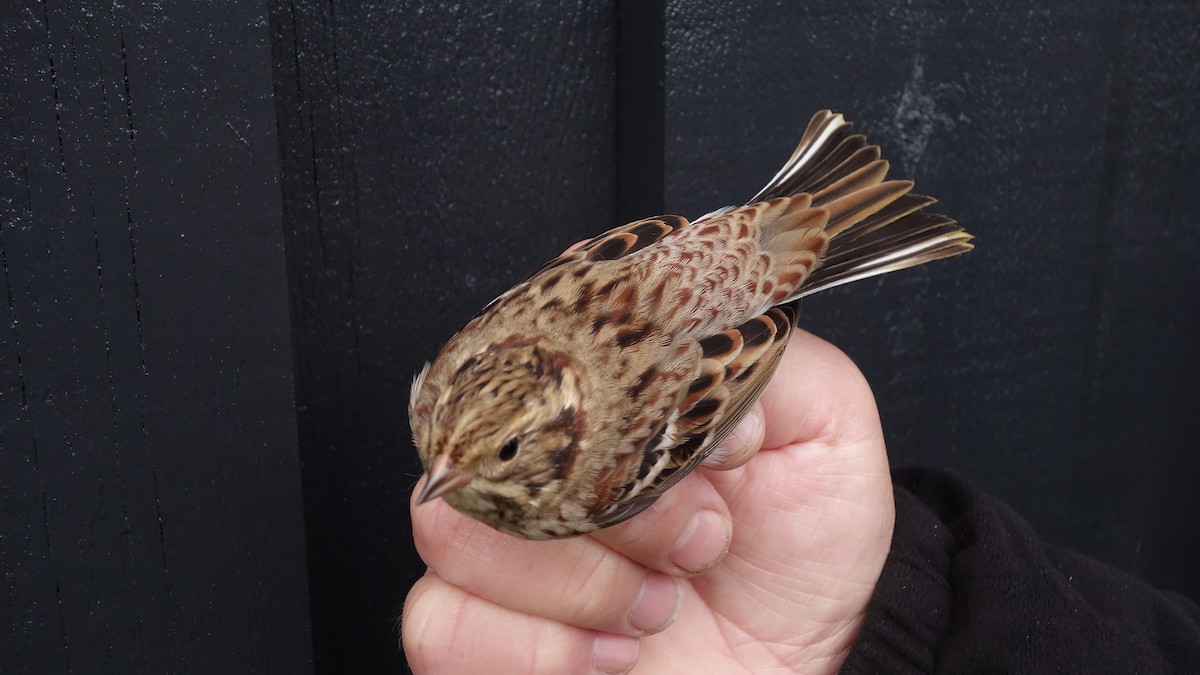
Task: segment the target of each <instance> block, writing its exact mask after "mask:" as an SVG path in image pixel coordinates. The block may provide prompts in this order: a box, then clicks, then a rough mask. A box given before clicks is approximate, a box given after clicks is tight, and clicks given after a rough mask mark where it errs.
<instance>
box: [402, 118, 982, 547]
mask: <svg viewBox="0 0 1200 675" xmlns="http://www.w3.org/2000/svg"><path fill="white" fill-rule="evenodd" d="M887 170H888V163H887V162H886V161H884V160H882V159H880V156H879V148H878V147H877V146H873V145H868V144H867V141H866V138H865V137H864V136H862V135H856V134H852V133H851V127H850V124H849V123H847V122H846V121H845V120H844V119H843V118H842V116H841V115H835V114H833V113H831V112H830V111H828V110H825V111H821V112H819V113H817V114H816V115H815V116H814V117H813V119H812V121H811V122H810V123H809V125H808V128H807V130H806V131H805V132H804V136H803V137H802V138H801V140H800V145H799V146H798V147H797V148H796V151H795V152H794V153H792V156H791V159H789V160H788V162H787V164H785V165H784V166H783V168H782V169H780V170H779V172H778V173H777V174H775V177H774V178H772V179H771V182H770V183H768V184H767V186H766V187H764V188H763V189H762V191H761V192H759V193H758V194H757V195H755V196H754V198H752V199H751V200H750V201H748V202H747V203H746V204H744V205H742V206H739V207H727V208H724V209H720V210H718V211H714V212H712V213H709V214H707V215H705V216H702V217H700V218H699V219H698V220H696V222H694V223H691V224H689V223H688V221H687V220H685V219H684V218H681V217H679V216H658V217H656V218H648V219H646V220H639V221H637V222H633V223H629V224H628V225H624V226H622V227H618V228H616V229H613V230H609V231H608V232H605V233H604V234H601V235H600V236H598V237H596V238H594V239H591V240H590V241H588V242H587V243H586V244H585V245H583V246H581V247H579V248H578V249H576V250H573V251H570V252H568V253H565V254H563V255H561V256H559V257H558V258H555V259H554V260H551V261H550V262H549V263H547V264H546V265H544V266H543V267H542V268H541V269H540V270H538V271H537V272H536V273H534V275H533V276H531V277H530V278H529V279H527V280H526V281H524V282H522V283H520V284H518V285H517V286H515V287H514V288H512V289H511V290H509V291H508V292H507V293H505V294H503V295H501V296H500V297H498V298H496V299H495V300H494V301H492V303H491V304H489V305H488V306H487V307H484V308H483V310H482V311H481V312H480V313H479V314H477V315H476V316H475V318H473V319H472V320H471V321H470V322H469V323H468V324H467V325H466V327H464V328H463V329H462V331H460V332H459V333H458V334H457V335H455V336H454V337H453V338H452V339H451V340H450V341H449V342H448V343H447V344H446V346H445V347H444V348H443V349H442V352H441V354H439V355H438V357H437V359H436V360H435V361H434V362H433V364H432V365H428V364H427V365H426V366H425V368H424V369H423V370H422V371H421V372H420V374H418V375H417V377H416V380H415V381H414V382H413V386H412V394H411V398H410V401H409V418H410V421H411V424H412V430H413V440H414V442H415V443H416V447H417V451H418V452H419V453H420V455H421V461H422V462H423V464H424V467H425V473H426V476H427V479H428V480H427V482H426V484H425V488H424V490H423V491H422V492H421V495H420V498H419V501H420V502H427V501H429V500H431V499H435V498H437V497H443V498H445V500H446V501H447V502H449V503H450V505H451V506H453V507H454V508H456V509H458V510H459V511H461V512H463V513H465V514H467V515H468V516H471V517H472V518H476V519H478V520H480V521H482V522H484V523H487V524H488V525H491V526H492V527H495V528H497V529H500V530H503V531H504V532H508V533H510V534H513V535H516V536H519V537H525V538H527V539H551V538H557V537H568V536H572V535H576V534H582V533H585V532H590V531H593V530H597V529H599V528H602V527H607V526H609V525H614V524H616V523H619V522H621V521H623V520H625V519H627V518H631V517H633V516H634V515H637V513H638V512H640V511H641V510H643V509H645V508H646V507H647V506H649V505H650V504H651V503H652V502H653V501H654V500H655V499H656V498H657V497H658V496H659V495H661V494H662V493H663V491H664V490H667V489H668V488H670V487H671V486H672V485H674V484H675V483H676V482H678V481H679V479H681V478H683V476H684V475H686V474H687V473H688V472H689V471H691V470H692V469H694V468H695V467H696V466H697V465H699V464H700V462H701V461H702V460H703V459H704V458H705V457H706V456H707V455H708V454H709V453H710V452H711V451H712V450H713V449H714V448H715V447H716V446H717V444H719V443H720V442H721V441H722V440H723V439H724V438H725V437H726V436H727V435H729V433H730V432H731V431H732V430H733V428H734V427H735V426H736V425H737V423H738V422H739V421H740V420H741V419H742V417H744V416H745V414H746V413H747V412H748V411H749V409H750V407H751V406H752V405H753V403H754V401H755V400H757V398H758V397H759V395H760V394H761V393H762V391H763V387H764V386H765V385H766V384H767V381H768V380H769V379H770V378H771V375H772V373H773V372H774V370H775V366H776V365H777V364H778V362H779V357H780V355H781V354H782V352H783V348H784V346H785V345H786V344H787V341H788V338H789V337H790V336H791V334H792V330H793V328H794V326H795V322H796V316H797V312H798V309H799V308H798V301H799V299H800V298H802V297H804V296H806V295H810V294H812V293H815V292H817V291H820V290H823V289H826V288H831V287H833V286H838V285H840V284H844V283H847V282H850V281H855V280H858V279H865V278H867V277H872V276H875V275H877V274H884V273H885V272H891V271H894V270H899V269H904V268H906V267H912V266H914V265H920V264H921V263H925V262H928V261H930V260H936V259H938V258H946V257H949V256H952V255H957V254H959V253H964V252H966V251H969V250H971V248H972V245H971V243H970V240H971V235H969V234H968V233H966V232H964V231H963V229H962V228H961V227H959V226H958V225H957V224H955V222H954V221H953V220H951V219H949V218H947V217H945V216H939V215H931V214H928V213H926V212H925V211H924V209H925V207H927V206H929V205H930V204H933V203H934V201H935V200H934V199H932V198H930V197H923V196H919V195H915V194H910V193H909V190H910V189H911V188H912V183H911V182H908V181H897V180H892V181H887V180H884V179H885V176H886V174H887Z"/></svg>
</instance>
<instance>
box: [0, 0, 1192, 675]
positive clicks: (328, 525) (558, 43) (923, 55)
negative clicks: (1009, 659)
mask: <svg viewBox="0 0 1200 675" xmlns="http://www.w3.org/2000/svg"><path fill="white" fill-rule="evenodd" d="M0 17H2V19H3V38H4V40H3V43H0V73H2V75H3V93H2V94H0V143H2V145H0V161H2V162H3V163H4V164H3V172H2V173H0V209H2V211H0V215H2V220H0V268H2V271H3V288H2V289H0V290H2V291H3V293H4V296H3V302H0V311H3V313H4V320H3V323H2V324H0V514H2V517H3V520H0V528H2V529H0V564H2V565H3V570H4V585H5V592H4V593H0V598H3V600H0V603H2V604H0V607H3V608H4V616H3V617H2V619H3V622H4V625H5V626H6V628H5V629H4V632H3V633H0V663H4V664H8V668H7V669H5V672H8V670H13V671H14V672H31V673H35V672H36V673H42V672H135V673H136V672H145V673H160V672H180V673H182V672H189V673H190V672H212V673H225V672H280V673H303V672H311V671H313V670H315V671H316V672H318V673H340V672H380V671H386V670H389V669H390V670H397V669H400V668H401V667H402V666H403V655H402V654H399V653H398V652H397V647H396V644H397V641H396V638H395V634H394V626H393V620H394V618H395V617H396V615H397V614H398V612H399V611H400V608H401V602H402V600H403V597H404V593H405V590H406V589H407V587H408V585H409V584H411V582H412V581H413V580H414V579H415V578H416V577H417V576H418V575H420V574H421V573H422V572H423V570H424V567H423V565H422V564H421V563H420V561H419V559H417V558H416V556H415V554H414V553H413V551H412V549H411V541H410V536H409V530H408V522H407V498H408V493H409V490H410V488H411V486H412V484H413V483H414V482H415V480H416V477H417V473H418V470H419V469H418V465H417V462H416V460H415V456H414V453H413V451H412V449H411V447H410V443H409V441H408V429H407V420H406V419H405V412H404V411H405V404H406V397H407V390H408V383H409V381H410V378H411V376H412V374H413V372H415V371H416V370H417V369H418V368H419V367H420V365H421V363H422V362H423V361H424V360H426V359H429V358H431V357H432V356H433V355H434V354H435V353H436V350H437V347H438V345H439V344H440V343H441V342H442V341H444V340H445V339H446V338H447V337H449V336H450V335H451V334H452V333H453V331H454V330H456V329H457V328H458V327H459V326H460V325H461V323H462V322H463V321H464V320H465V319H466V318H467V317H469V316H470V315H471V314H472V313H473V312H474V311H475V310H476V309H477V308H478V307H479V306H480V305H482V304H483V303H485V302H487V301H488V300H490V299H491V298H492V297H494V296H495V295H496V294H498V293H499V292H501V291H502V290H504V289H505V288H507V287H508V286H509V285H510V284H512V283H513V282H515V281H517V280H519V279H520V278H521V277H523V276H524V275H525V274H527V273H528V272H529V271H531V270H532V269H534V268H535V267H536V266H537V265H538V264H539V263H540V262H541V261H543V260H544V259H546V258H548V257H549V256H552V255H554V254H555V253H556V252H558V251H559V250H561V249H562V248H564V247H565V246H567V245H568V244H570V243H572V242H574V241H576V240H577V239H580V238H582V237H584V236H587V235H588V234H592V233H595V232H597V231H599V230H602V229H604V228H607V227H609V226H611V225H613V224H614V223H616V222H617V221H618V220H620V219H622V218H632V217H635V216H639V215H647V214H649V213H651V212H654V211H664V210H665V211H668V212H677V213H682V214H685V215H691V216H695V215H698V214H699V213H702V212H705V211H707V210H710V209H712V208H715V207H718V206H722V205H724V204H727V203H730V202H734V201H738V200H741V199H743V198H745V197H746V196H747V195H749V194H751V193H753V192H754V191H755V190H756V189H757V187H758V186H759V183H761V182H763V181H764V180H765V179H766V178H767V177H769V176H770V175H771V174H772V173H773V172H774V170H775V169H776V168H777V166H778V164H779V163H780V162H782V160H783V159H784V158H786V156H787V155H788V153H790V151H791V148H792V145H793V144H794V142H795V141H796V139H797V136H798V133H799V131H800V129H801V127H802V125H803V124H804V122H805V121H807V118H808V116H809V115H810V114H811V113H812V112H813V111H815V110H816V109H819V108H822V107H833V108H836V109H838V110H840V111H843V112H845V113H846V114H847V115H848V116H849V117H850V118H852V119H854V120H855V121H856V122H857V123H858V126H859V128H860V129H862V130H864V131H866V132H868V133H869V134H870V135H871V137H872V139H873V140H875V141H876V142H878V143H880V144H881V145H882V146H883V148H884V151H885V153H886V155H887V156H889V157H890V158H892V160H893V167H894V168H893V171H894V173H896V174H897V175H900V176H907V177H913V178H916V179H917V180H918V182H919V186H920V189H921V190H922V191H924V192H927V193H930V194H934V195H936V196H938V197H940V198H941V199H942V205H941V206H942V208H943V210H944V211H946V212H948V213H950V214H952V215H954V216H955V217H957V218H958V219H959V220H961V221H962V222H964V223H965V224H967V225H968V227H969V228H970V229H971V230H972V231H973V232H974V233H975V234H976V235H977V236H978V249H977V250H976V251H975V252H974V253H973V254H971V255H970V256H969V257H966V258H962V259H957V260H953V261H947V262H943V263H941V264H938V265H936V266H929V267H924V268H920V269H917V270H911V271H908V272H906V273H903V274H900V275H893V276H891V277H888V278H886V279H882V280H877V281H868V282H865V283H862V284H858V285H855V286H851V287H847V288H842V289H836V290H834V291H831V292H829V293H828V294H826V295H825V296H824V297H816V298H813V299H812V300H811V301H810V302H809V303H808V304H807V305H806V307H805V315H804V317H803V319H802V321H803V322H804V325H805V327H806V328H808V329H809V330H812V331H814V332H816V333H817V334H820V335H823V336H825V337H827V338H829V339H831V340H833V341H834V342H835V343H837V344H838V345H840V346H841V347H842V348H843V349H845V350H846V351H847V352H848V353H850V354H851V355H852V356H853V357H854V358H855V359H856V361H857V362H858V363H859V364H860V366H861V367H862V368H863V370H864V372H866V374H867V376H868V378H869V379H870V380H871V382H872V384H873V385H874V388H875V391H876V395H877V397H878V399H879V403H880V409H881V413H882V415H883V418H884V424H885V428H886V429H887V434H888V439H889V444H890V452H891V454H892V458H893V461H894V463H896V464H912V463H921V464H934V465H940V466H949V467H954V468H956V469H958V470H960V471H962V472H963V473H965V474H966V475H968V476H969V477H970V478H971V479H973V480H975V481H977V482H978V483H980V484H982V485H983V486H984V487H986V488H987V489H988V490H990V491H992V492H993V493H995V494H997V495H999V496H1001V497H1002V498H1004V499H1005V500H1007V501H1008V502H1009V503H1011V504H1012V505H1013V506H1014V507H1015V508H1016V509H1017V510H1019V511H1020V512H1022V513H1023V514H1024V515H1026V516H1027V517H1028V518H1029V519H1030V520H1031V521H1032V522H1033V523H1034V524H1035V525H1036V526H1037V527H1038V528H1039V530H1040V531H1041V532H1042V533H1043V534H1044V535H1045V536H1046V537H1047V538H1048V539H1050V540H1052V541H1056V542H1059V543H1062V544H1065V545H1069V546H1073V547H1076V548H1079V549H1081V550H1083V551H1085V552H1087V553H1089V554H1091V555H1094V556H1097V557H1099V558H1101V559H1103V560H1106V561H1108V562H1110V563H1112V564H1115V565H1118V566H1120V567H1123V568H1125V569H1128V570H1131V571H1133V572H1134V573H1137V574H1139V575H1141V576H1143V577H1145V578H1147V579H1148V580H1150V581H1151V582H1153V583H1155V584H1158V585H1160V586H1163V587H1166V588H1171V589H1175V590H1179V591H1183V592H1185V593H1188V594H1190V595H1191V596H1192V597H1194V598H1200V575H1198V574H1197V573H1196V571H1195V570H1197V569H1200V544H1198V543H1197V536H1196V535H1197V534H1200V532H1198V531H1197V527H1196V525H1195V520H1196V516H1197V515H1200V496H1198V495H1197V493H1196V492H1195V491H1193V489H1192V483H1193V481H1194V480H1195V477H1196V476H1198V475H1200V443H1198V442H1197V440H1196V439H1197V438H1198V437H1200V417H1198V416H1197V415H1195V413H1194V412H1193V410H1194V409H1195V408H1196V407H1197V406H1198V405H1200V385H1198V384H1197V383H1198V382H1200V360H1198V359H1197V357H1196V356H1195V354H1194V352H1195V345H1197V344H1200V265H1198V264H1197V263H1196V260H1197V259H1198V256H1200V206H1197V202H1196V201H1195V200H1194V199H1192V186H1193V185H1196V184H1198V183H1200V152H1198V151H1197V147H1200V88H1198V87H1197V86H1196V85H1197V81H1196V76H1195V73H1196V69H1195V64H1194V61H1195V56H1194V55H1195V54H1197V53H1200V32H1198V31H1197V30H1196V27H1197V26H1198V25H1200V9H1198V8H1197V7H1196V5H1195V3H1191V2H1179V1H1176V2H1149V3H1140V2H1139V3H1134V2H1130V1H1125V0H1108V1H1106V2H1083V1H1082V0H1066V1H1064V2H1059V3H1051V4H1047V3H1044V2H1037V3H1034V2H1015V3H1008V4H1005V5H1003V6H998V5H995V3H983V2H977V1H975V0H945V1H943V2H933V1H925V2H920V1H912V2H897V3H876V2H866V1H853V2H846V1H845V0H842V1H840V2H831V1H828V0H814V1H812V2H805V3H788V2H765V1H754V2H744V3H720V2H712V1H711V0H706V1H699V0H692V1H685V0H674V1H670V2H664V1H662V0H656V1H645V0H643V1H638V0H619V1H618V0H604V1H601V0H583V1H579V2H562V1H557V0H544V1H543V2H539V3H474V4H470V3H459V4H451V3H433V2H417V1H415V0H405V1H400V2H360V3H343V2H337V1H336V0H325V1H321V2H318V1H316V0H292V1H291V2H282V1H280V0H276V1H275V2H271V3H267V4H263V5H255V4H253V3H251V4H241V5H236V6H227V5H225V4H223V3H215V2H211V1H202V2H195V3H168V4H157V3H141V2H134V3H128V4H124V5H110V4H103V3H95V2H88V1H84V2H65V1H64V0H45V2H19V3H10V4H9V5H6V6H5V7H4V8H3V9H0ZM301 480H302V481H303V482H302V485H303V491H302V492H301ZM302 528H303V529H302ZM305 542H306V544H307V548H306V547H305V546H306V544H305ZM310 635H311V637H310Z"/></svg>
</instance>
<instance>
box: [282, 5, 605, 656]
mask: <svg viewBox="0 0 1200 675" xmlns="http://www.w3.org/2000/svg"><path fill="white" fill-rule="evenodd" d="M271 12H272V31H273V36H274V37H273V41H274V49H275V67H276V81H277V89H276V94H277V106H278V111H279V130H280V140H281V147H282V152H283V179H282V185H283V194H284V206H285V223H286V230H287V232H288V242H287V246H288V259H289V264H290V279H291V289H292V316H293V323H294V327H295V344H296V349H297V353H296V366H297V371H296V387H297V398H298V401H297V402H298V405H299V410H300V442H301V452H302V457H303V465H304V484H305V499H306V513H307V518H308V544H309V562H310V571H311V575H312V602H313V634H314V642H315V653H316V658H317V669H318V671H320V672H324V673H343V672H387V671H398V670H399V669H401V668H402V667H403V661H402V655H400V654H398V653H397V649H396V644H397V636H396V635H395V633H394V629H393V625H392V622H393V620H394V619H395V618H396V616H397V615H398V614H399V611H400V606H401V601H402V600H403V598H404V595H405V593H406V592H407V590H408V587H409V586H410V585H411V584H412V582H413V581H415V579H416V578H417V577H418V576H419V575H420V574H422V573H423V572H424V569H425V567H424V565H423V564H422V563H421V562H420V560H419V559H418V557H417V555H416V553H415V551H414V550H413V549H412V536H411V532H410V530H409V525H408V498H409V493H410V491H411V488H412V486H413V484H414V483H415V482H416V479H417V476H418V475H419V474H420V467H419V463H418V462H417V457H416V453H415V451H414V450H413V449H412V446H411V442H410V440H409V438H410V434H409V430H408V427H407V414H406V405H407V401H408V388H409V383H410V381H411V378H412V376H413V374H415V372H416V371H417V370H418V369H419V368H420V367H421V365H422V363H423V362H424V361H425V360H427V359H432V358H433V357H434V356H435V355H436V353H437V349H438V348H439V347H440V345H441V344H442V343H443V342H444V341H445V340H446V339H448V338H449V337H450V336H451V334H453V332H454V331H456V330H457V329H458V328H459V327H461V325H462V324H463V323H464V322H465V321H466V320H467V319H468V318H469V317H470V316H471V315H472V314H474V312H475V311H477V310H478V309H479V308H480V307H482V306H483V305H484V304H486V303H487V302H488V301H490V300H491V299H492V298H493V297H495V296H496V295H498V294H499V293H501V292H502V291H504V290H506V289H507V288H508V287H509V286H511V285H512V284H514V283H515V282H517V281H519V280H520V279H521V278H523V277H524V276H526V275H528V274H529V273H531V272H532V271H534V270H535V269H537V267H538V266H539V265H540V264H541V263H542V262H544V261H545V260H547V259H549V258H550V257H552V256H554V255H556V254H557V253H559V252H560V251H561V250H562V249H564V248H565V247H566V246H568V245H570V244H571V243H573V242H574V241H576V240H578V239H580V238H582V237H585V236H588V235H591V234H595V233H596V232H599V231H602V230H604V229H606V228H608V227H610V226H611V225H612V224H613V222H614V207H615V204H616V187H615V168H614V167H615V158H614V154H615V148H616V141H615V139H614V137H613V130H614V126H615V118H614V113H613V101H614V96H615V85H614V81H613V71H614V67H615V56H614V45H615V35H614V24H615V12H614V11H613V9H612V6H611V3H606V2H550V3H540V4H539V5H537V6H534V5H524V4H520V3H510V4H505V5H488V4H484V3H477V4H468V3H462V4H455V5H450V4H437V3H425V2H411V1H409V2H398V3H391V4H388V5H379V4H376V5H367V6H358V5H353V4H329V3H323V2H313V1H310V0H305V1H300V2H274V3H273V4H272V9H271Z"/></svg>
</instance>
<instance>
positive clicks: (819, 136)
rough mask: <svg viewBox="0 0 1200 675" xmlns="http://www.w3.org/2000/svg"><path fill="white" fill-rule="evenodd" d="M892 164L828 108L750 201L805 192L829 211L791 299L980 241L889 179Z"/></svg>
mask: <svg viewBox="0 0 1200 675" xmlns="http://www.w3.org/2000/svg"><path fill="white" fill-rule="evenodd" d="M887 171H888V163H887V161H886V160H883V159H880V154H879V146H876V145H868V144H867V139H866V137H865V136H863V135H862V134H855V133H852V131H851V125H850V123H849V122H847V121H846V120H845V119H843V118H842V116H841V115H840V114H834V113H832V112H830V111H828V110H822V111H821V112H819V113H817V114H816V115H814V116H813V118H812V121H811V122H809V123H808V128H807V129H806V130H805V132H804V136H803V137H801V139H800V144H799V145H798V146H797V147H796V151H795V152H793V153H792V156H791V158H790V159H788V161H787V163H786V164H784V165H783V168H781V169H780V170H779V172H778V173H776V174H775V177H774V178H772V179H771V181H770V182H769V183H767V185H766V187H764V188H763V189H762V190H761V191H759V193H758V194H757V195H755V196H754V197H753V198H752V199H750V200H749V201H748V202H747V204H754V203H757V202H765V201H768V200H771V199H776V198H779V197H793V196H794V195H798V194H805V195H811V208H813V209H820V210H823V211H827V212H828V216H829V217H828V224H827V225H826V226H825V228H824V231H825V233H826V234H827V235H828V236H829V245H828V248H827V250H826V252H825V255H824V256H823V258H822V261H821V264H820V266H819V267H817V269H815V270H814V271H813V272H812V273H811V274H810V275H809V276H808V278H807V279H805V280H804V281H803V282H802V283H801V285H800V286H799V288H798V290H797V291H796V292H795V294H794V295H793V296H792V297H791V298H789V300H791V299H795V298H802V297H804V296H806V295H811V294H813V293H816V292H817V291H821V290H824V289H826V288H832V287H834V286H839V285H841V284H845V283H849V282H851V281H857V280H859V279H866V278H868V277H873V276H875V275H877V274H885V273H887V272H893V271H895V270H901V269H905V268H907V267H913V266H915V265H920V264H922V263H926V262H929V261H931V260H937V259H940V258H948V257H950V256H954V255H958V254H960V253H965V252H967V251H969V250H971V249H972V248H974V246H973V245H972V244H971V239H972V237H971V235H970V234H969V233H967V232H966V231H964V230H963V228H962V227H961V226H959V225H958V224H957V223H955V222H954V220H952V219H950V218H947V217H946V216H941V215H935V214H931V213H926V212H925V207H927V206H929V205H931V204H933V203H934V202H936V201H937V200H935V199H933V198H932V197H925V196H923V195H917V194H912V193H910V192H909V190H911V189H912V185H913V184H912V183H911V182H910V181H898V180H891V181H889V180H884V179H885V177H886V176H887ZM789 201H790V200H789ZM804 201H805V202H807V201H808V200H807V199H804ZM799 205H800V204H797V206H799ZM803 206H809V204H803Z"/></svg>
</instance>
